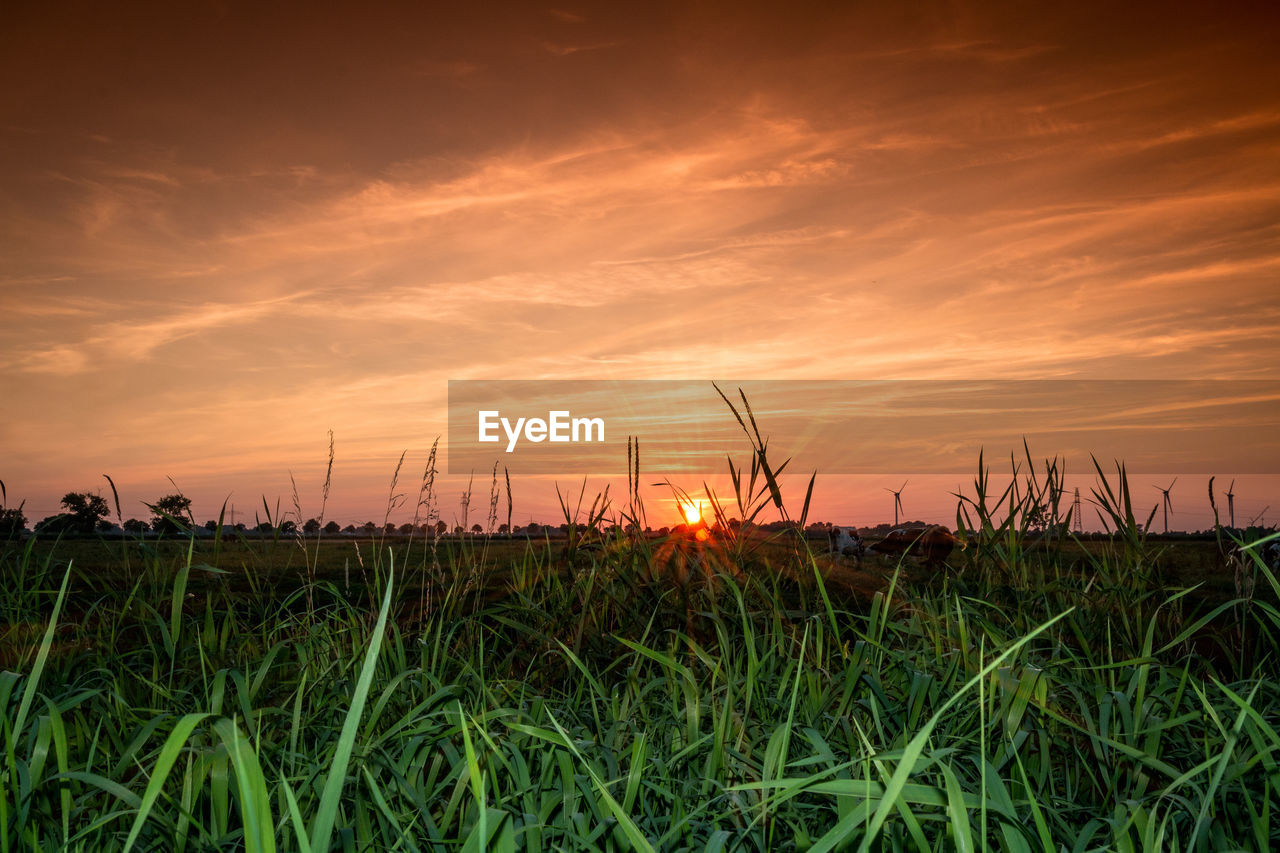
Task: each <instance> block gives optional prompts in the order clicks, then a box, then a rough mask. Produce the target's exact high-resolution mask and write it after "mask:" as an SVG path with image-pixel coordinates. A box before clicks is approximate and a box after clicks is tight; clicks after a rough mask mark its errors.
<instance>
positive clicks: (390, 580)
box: [0, 463, 1280, 853]
mask: <svg viewBox="0 0 1280 853" xmlns="http://www.w3.org/2000/svg"><path fill="white" fill-rule="evenodd" d="M766 465H767V463H766ZM766 473H767V472H766ZM738 479H739V478H738V477H737V476H735V482H737V481H738ZM741 479H742V481H743V482H742V483H741V486H740V494H739V503H740V504H741V505H742V506H743V507H744V508H745V509H746V510H747V511H745V512H742V513H741V516H742V517H744V518H747V517H750V510H751V509H752V508H753V507H754V506H757V505H763V504H769V503H771V502H773V501H775V499H776V500H777V502H778V505H779V507H781V496H780V495H778V494H777V493H776V491H773V490H771V489H770V488H769V484H770V483H771V482H772V479H773V478H772V476H771V475H768V476H764V477H763V479H758V478H757V477H755V476H752V477H750V478H748V477H747V476H746V475H743V476H742V478H741ZM980 479H981V475H980ZM1102 488H1103V490H1102V492H1101V497H1102V503H1103V505H1104V508H1106V509H1107V511H1108V512H1111V513H1112V514H1111V516H1110V517H1111V518H1113V519H1114V521H1115V526H1114V536H1113V537H1111V538H1110V539H1108V540H1106V541H1103V542H1096V541H1095V542H1088V543H1077V542H1073V541H1070V540H1067V541H1052V540H1044V539H1043V538H1042V537H1037V536H1036V535H1035V534H1034V532H1033V531H1032V530H1031V528H1030V527H1029V526H1028V524H1029V522H1028V516H1029V514H1030V513H1029V509H1030V508H1031V507H1032V506H1033V503H1034V501H1033V498H1034V497H1035V495H1037V493H1040V494H1042V493H1043V492H1042V490H1039V489H1038V487H1036V486H1035V481H1030V483H1029V487H1028V488H1027V489H1026V490H1025V491H1023V490H1015V491H1014V492H1006V494H1005V495H1004V496H1003V497H1002V498H1000V500H999V501H996V502H995V503H993V504H992V505H991V506H990V507H988V506H986V505H985V502H978V503H973V504H972V505H971V506H970V507H968V509H970V510H971V511H972V517H971V520H972V525H971V526H970V528H969V531H970V533H969V536H968V537H967V543H966V547H965V548H964V550H957V551H955V552H954V553H953V554H952V555H951V557H950V558H949V559H948V561H947V565H946V566H945V567H925V566H921V565H917V564H915V563H913V562H912V561H910V560H908V561H905V562H903V563H902V564H901V565H899V564H896V563H894V562H891V561H886V560H884V559H879V560H873V561H868V562H866V563H865V564H864V565H863V566H862V567H861V568H856V567H852V566H850V565H847V564H843V563H841V564H836V563H833V562H832V560H831V558H829V557H828V556H826V555H825V554H824V553H821V552H819V553H814V552H813V551H811V549H810V545H809V543H807V542H805V541H804V540H801V539H799V538H796V537H793V536H791V535H790V534H789V533H787V532H784V533H781V534H778V535H777V536H774V537H772V538H766V537H763V536H759V535H751V534H750V532H749V526H748V527H746V528H744V530H743V531H732V532H720V533H713V534H712V535H710V536H709V537H707V538H705V539H701V540H700V539H697V538H694V537H692V536H683V535H681V536H676V537H671V538H665V539H653V538H646V537H642V536H638V537H631V536H627V535H618V536H615V537H614V538H612V539H608V538H603V537H600V536H598V535H593V534H591V533H589V532H586V531H579V530H578V529H577V528H575V530H574V534H573V535H571V537H570V538H569V539H567V540H545V539H543V540H534V541H530V540H506V539H503V540H496V539H495V540H489V539H485V538H483V537H478V538H475V539H470V538H469V539H466V540H458V541H443V542H440V543H436V544H435V545H434V547H433V546H432V545H431V544H430V543H424V542H417V543H414V542H403V541H397V542H392V541H388V542H379V541H377V540H372V541H362V542H352V541H340V542H329V541H327V540H325V539H323V538H320V539H313V538H312V539H300V540H299V539H291V538H288V537H283V538H281V539H279V540H278V541H272V540H240V541H234V542H226V543H224V542H213V541H207V540H205V541H196V540H194V539H190V540H183V539H182V538H181V537H179V538H177V539H175V540H173V541H169V542H161V543H154V542H151V543H145V544H141V543H136V542H134V543H129V542H102V541H85V542H70V541H68V542H57V543H49V542H36V541H34V540H32V541H28V542H26V543H20V542H11V543H9V544H7V545H6V546H4V547H3V550H2V551H0V573H2V582H3V595H2V597H0V649H2V654H3V660H2V662H0V667H3V668H4V670H5V671H4V672H3V673H0V715H2V716H0V719H2V720H3V732H2V734H3V747H4V754H3V757H2V758H0V851H9V850H30V849H44V850H55V849H85V850H99V849H120V848H131V849H135V850H165V851H176V853H181V851H187V850H191V851H196V850H213V849H247V850H276V849H280V850H312V851H316V850H331V849H340V850H400V849H403V850H423V849H457V850H463V849H465V850H480V849H488V848H493V849H500V850H506V849H528V850H539V851H541V850H548V851H549V850H629V849H639V850H651V849H652V850H775V849H802V850H831V849H891V850H896V849H909V850H914V849H930V850H952V849H959V850H977V849H982V848H990V849H999V850H1095V849H1116V850H1137V849H1143V850H1155V849H1159V850H1226V849H1253V850H1266V849H1272V848H1275V847H1277V846H1280V816H1278V815H1277V806H1280V799H1278V796H1277V795H1278V792H1280V764H1278V763H1277V759H1278V758H1280V679H1278V678H1277V676H1278V675H1280V666H1278V664H1277V660H1278V659H1277V651H1280V642H1278V641H1277V629H1280V611H1278V610H1277V600H1278V599H1277V583H1276V580H1275V578H1274V577H1273V576H1272V574H1271V573H1270V572H1269V570H1268V569H1267V567H1266V566H1265V565H1264V564H1263V562H1262V560H1261V559H1259V558H1258V557H1257V556H1256V555H1257V549H1256V548H1254V549H1245V550H1244V551H1237V550H1236V543H1233V542H1231V541H1229V539H1226V538H1224V539H1223V540H1222V541H1213V542H1199V543H1193V542H1188V543H1177V544H1176V545H1175V544H1162V543H1158V542H1154V541H1152V540H1148V539H1147V538H1146V537H1145V536H1144V535H1143V534H1142V532H1141V530H1140V528H1139V526H1138V525H1137V523H1136V522H1135V520H1134V519H1133V517H1132V512H1131V511H1130V510H1129V505H1128V496H1127V490H1126V487H1125V483H1124V481H1123V476H1121V477H1120V478H1119V480H1116V481H1112V482H1106V481H1105V478H1104V483H1103V487H1102ZM997 506H999V507H1002V510H1001V511H1000V512H996V511H995V507H997ZM784 511H785V510H784ZM800 517H801V518H803V512H802V513H801V514H800ZM997 519H1000V520H997Z"/></svg>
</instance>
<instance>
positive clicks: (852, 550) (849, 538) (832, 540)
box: [827, 527, 866, 562]
mask: <svg viewBox="0 0 1280 853" xmlns="http://www.w3.org/2000/svg"><path fill="white" fill-rule="evenodd" d="M827 542H828V550H829V551H830V553H832V554H834V555H835V556H836V557H852V558H853V559H854V560H855V561H857V562H861V561H862V554H863V552H864V551H865V550H866V548H865V547H864V546H863V544H862V537H861V536H859V535H858V530H857V528H856V527H832V528H831V529H830V530H829V531H827Z"/></svg>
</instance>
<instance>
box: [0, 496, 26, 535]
mask: <svg viewBox="0 0 1280 853" xmlns="http://www.w3.org/2000/svg"><path fill="white" fill-rule="evenodd" d="M26 529H27V517H26V516H25V515H23V514H22V504H18V505H17V506H16V507H8V508H6V509H0V539H12V538H13V537H15V536H19V535H21V534H22V531H24V530H26Z"/></svg>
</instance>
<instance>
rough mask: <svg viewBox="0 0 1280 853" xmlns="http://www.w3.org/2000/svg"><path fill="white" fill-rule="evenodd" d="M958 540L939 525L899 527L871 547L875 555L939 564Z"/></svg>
mask: <svg viewBox="0 0 1280 853" xmlns="http://www.w3.org/2000/svg"><path fill="white" fill-rule="evenodd" d="M959 541H960V540H959V539H957V538H956V537H955V535H954V534H952V532H951V531H950V530H948V529H947V528H945V527H943V526H942V525H940V524H931V525H929V526H928V527H900V528H898V529H897V530H892V531H890V532H889V534H888V535H886V536H885V537H884V539H881V540H880V541H879V542H876V543H875V544H874V545H872V546H871V548H870V550H872V551H874V552H876V553H877V554H884V555H886V556H895V557H900V556H902V555H904V554H905V555H907V556H910V557H921V558H923V559H924V561H925V562H926V563H934V564H936V563H941V562H942V561H943V560H945V559H946V558H947V556H948V555H949V554H950V553H951V551H952V549H954V548H955V546H956V544H957V543H959Z"/></svg>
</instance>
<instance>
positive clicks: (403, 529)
mask: <svg viewBox="0 0 1280 853" xmlns="http://www.w3.org/2000/svg"><path fill="white" fill-rule="evenodd" d="M397 532H398V533H399V534H400V535H401V536H411V535H413V532H414V529H413V524H411V523H410V522H408V521H406V522H405V523H404V524H402V525H400V529H399V530H398V531H397Z"/></svg>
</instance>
